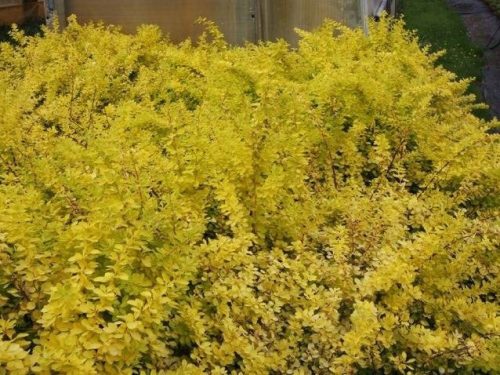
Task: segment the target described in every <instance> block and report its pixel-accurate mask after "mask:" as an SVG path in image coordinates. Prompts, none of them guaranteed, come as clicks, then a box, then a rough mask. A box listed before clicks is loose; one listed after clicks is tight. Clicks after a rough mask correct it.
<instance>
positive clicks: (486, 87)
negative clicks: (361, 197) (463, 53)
mask: <svg viewBox="0 0 500 375" xmlns="http://www.w3.org/2000/svg"><path fill="white" fill-rule="evenodd" d="M448 2H449V3H450V6H451V7H452V8H453V9H455V10H456V11H457V12H458V13H460V15H461V16H462V19H463V21H464V24H465V26H466V28H467V30H468V34H469V37H470V38H471V40H472V41H473V42H474V43H476V44H477V45H479V46H480V47H482V48H484V57H485V66H484V69H483V82H482V84H481V88H482V92H483V96H484V99H485V101H486V103H488V104H489V106H490V111H491V113H492V115H493V116H496V117H497V118H499V119H500V18H499V17H497V16H496V15H495V14H494V13H493V12H492V11H491V9H490V8H489V7H488V6H487V5H486V4H485V3H483V1H482V0H448Z"/></svg>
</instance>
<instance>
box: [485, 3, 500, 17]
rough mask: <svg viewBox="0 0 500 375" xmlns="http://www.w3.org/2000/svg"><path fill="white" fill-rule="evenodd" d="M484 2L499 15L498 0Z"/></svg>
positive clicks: (499, 4) (499, 6) (499, 5)
mask: <svg viewBox="0 0 500 375" xmlns="http://www.w3.org/2000/svg"><path fill="white" fill-rule="evenodd" d="M486 2H487V3H488V4H489V5H490V6H491V8H492V9H493V10H494V11H495V12H496V13H497V14H498V15H499V16H500V0H486Z"/></svg>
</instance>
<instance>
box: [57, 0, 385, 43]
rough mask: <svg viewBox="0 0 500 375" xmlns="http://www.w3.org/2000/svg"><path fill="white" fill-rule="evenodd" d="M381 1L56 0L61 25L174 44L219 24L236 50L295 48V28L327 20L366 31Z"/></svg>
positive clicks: (305, 27)
mask: <svg viewBox="0 0 500 375" xmlns="http://www.w3.org/2000/svg"><path fill="white" fill-rule="evenodd" d="M366 1H380V0H104V1H103V0H51V1H47V3H53V4H54V7H55V9H56V11H57V14H58V16H59V18H60V19H65V18H66V17H67V16H69V15H70V14H76V15H77V17H78V20H79V21H80V22H88V21H104V22H105V23H108V24H115V25H120V26H122V28H123V30H124V31H125V32H134V31H135V30H136V28H137V27H138V26H139V25H141V24H144V23H148V24H157V25H159V26H160V27H161V28H162V30H164V31H165V32H166V33H168V34H169V35H170V37H171V39H172V40H173V41H176V42H178V41H182V40H184V39H186V38H188V37H191V38H195V37H197V36H198V35H199V33H200V31H201V27H200V26H197V25H196V24H195V21H196V19H197V18H199V17H205V18H208V19H210V20H213V21H215V22H216V23H217V24H218V25H219V27H220V28H221V30H222V31H223V33H224V34H225V35H226V38H227V40H228V41H229V42H230V43H233V44H241V43H243V42H244V41H251V42H255V41H257V40H260V39H265V40H274V39H277V38H285V39H286V40H288V41H290V42H292V43H294V42H295V41H296V39H297V37H296V35H295V32H294V28H295V27H300V28H303V29H306V30H308V29H313V28H315V27H317V26H319V25H320V24H321V23H322V22H323V21H324V19H325V18H330V19H334V20H338V21H341V22H343V23H345V24H346V25H349V26H353V27H357V26H362V25H363V20H364V18H365V15H364V13H363V11H364V10H363V6H362V4H363V3H366ZM366 9H367V8H366V7H365V10H366Z"/></svg>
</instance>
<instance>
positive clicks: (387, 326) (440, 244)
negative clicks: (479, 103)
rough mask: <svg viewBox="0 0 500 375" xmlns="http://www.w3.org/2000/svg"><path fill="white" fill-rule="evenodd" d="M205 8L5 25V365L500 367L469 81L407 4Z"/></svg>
mask: <svg viewBox="0 0 500 375" xmlns="http://www.w3.org/2000/svg"><path fill="white" fill-rule="evenodd" d="M207 30H208V31H207V33H206V34H205V35H204V36H203V37H202V38H201V39H200V40H199V42H198V43H197V44H196V45H194V44H192V43H190V42H185V43H183V44H182V45H180V46H176V45H173V44H172V43H170V42H169V41H168V40H167V39H165V38H163V37H162V36H161V34H160V33H159V31H158V30H157V29H155V28H153V27H142V28H141V29H140V30H139V31H138V33H137V34H136V35H133V36H129V35H124V34H122V33H120V32H119V31H118V30H116V29H114V28H105V27H103V26H99V25H97V26H96V25H94V26H92V25H91V26H85V27H83V26H80V25H78V24H77V23H76V21H74V20H72V21H71V22H70V25H69V27H68V28H67V29H65V30H64V31H63V32H58V31H53V30H45V36H44V37H26V36H24V35H23V34H22V33H20V32H16V31H15V30H14V31H13V34H14V38H15V43H14V44H13V45H11V44H6V43H4V44H1V45H0V93H1V98H0V262H1V268H0V340H1V341H0V374H6V373H9V374H26V373H40V374H85V375H88V374H204V373H211V374H355V373H359V374H363V373H421V374H428V373H432V372H440V373H445V372H448V371H455V372H456V371H460V372H462V373H467V372H478V371H480V372H483V373H488V372H491V373H494V372H496V371H498V370H499V367H498V358H499V357H500V352H499V345H500V340H499V323H500V322H499V318H498V305H497V302H498V301H497V292H498V286H499V283H498V249H497V246H498V239H499V236H498V222H497V221H496V220H497V216H496V215H497V214H498V211H497V210H498V204H499V202H498V197H499V192H498V186H499V174H500V172H499V164H498V158H499V156H498V155H499V153H498V151H499V149H498V138H497V137H496V136H494V135H488V134H487V133H486V130H487V128H488V124H487V123H484V122H482V121H480V120H478V119H477V118H475V117H474V116H473V115H472V114H471V110H472V109H473V108H474V104H473V103H474V98H471V97H470V96H467V95H465V94H464V93H465V91H466V88H467V85H468V82H467V81H458V80H457V79H456V78H455V76H454V75H453V74H452V73H450V72H447V71H445V70H444V69H443V68H440V67H437V66H436V60H437V55H433V54H430V53H429V52H428V51H426V50H422V49H420V48H419V45H418V42H417V41H416V40H415V38H414V36H413V35H412V34H410V33H408V32H407V31H405V30H404V27H403V25H402V24H401V23H400V22H389V21H387V20H382V21H381V22H380V23H379V24H377V25H373V27H372V32H371V34H370V35H369V36H365V35H363V33H362V32H361V31H359V30H349V29H346V28H343V27H341V26H339V25H337V24H334V23H326V24H325V25H324V26H323V27H322V28H321V29H319V30H318V31H316V32H313V33H306V32H300V34H301V37H302V40H301V43H300V47H299V48H298V49H297V50H290V49H289V47H288V45H287V44H286V43H285V42H283V41H278V42H276V43H266V44H260V45H247V46H245V47H240V48H235V47H229V46H228V45H226V43H225V42H224V41H223V39H222V36H221V35H220V34H219V33H218V31H217V30H216V29H215V28H214V27H212V26H210V25H208V28H207ZM332 35H335V36H332Z"/></svg>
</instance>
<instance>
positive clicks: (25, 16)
mask: <svg viewBox="0 0 500 375" xmlns="http://www.w3.org/2000/svg"><path fill="white" fill-rule="evenodd" d="M44 17H45V12H44V5H43V1H36V0H32V1H26V0H0V25H10V24H13V23H17V24H22V23H24V22H26V21H29V20H32V19H43V18H44Z"/></svg>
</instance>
